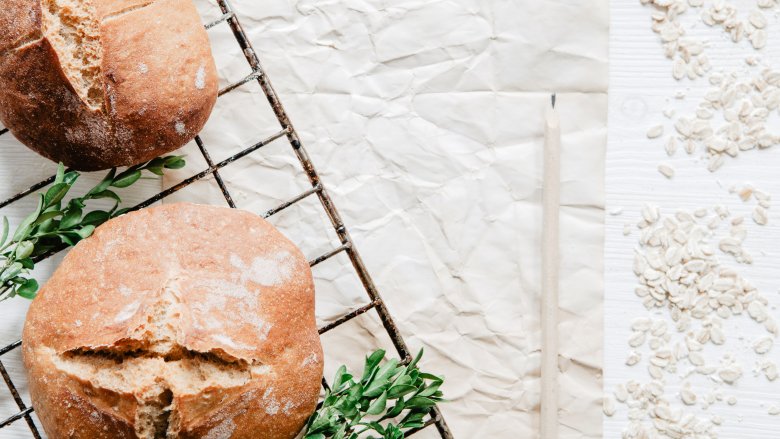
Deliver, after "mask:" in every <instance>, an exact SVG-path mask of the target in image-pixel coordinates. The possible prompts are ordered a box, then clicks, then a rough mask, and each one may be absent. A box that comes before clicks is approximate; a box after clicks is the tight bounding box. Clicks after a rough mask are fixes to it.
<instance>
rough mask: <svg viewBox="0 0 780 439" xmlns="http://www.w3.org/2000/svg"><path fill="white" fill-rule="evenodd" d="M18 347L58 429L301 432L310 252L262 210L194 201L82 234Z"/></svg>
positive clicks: (151, 434) (81, 434)
mask: <svg viewBox="0 0 780 439" xmlns="http://www.w3.org/2000/svg"><path fill="white" fill-rule="evenodd" d="M22 353H23V358H24V362H25V366H26V367H27V369H28V377H29V382H30V394H31V396H32V399H33V405H34V407H35V409H36V413H37V414H38V416H39V418H40V419H41V423H42V425H43V427H44V429H45V430H46V433H47V435H48V437H49V438H51V439H59V438H71V439H80V438H85V439H86V438H89V439H93V438H105V439H109V438H112V439H113V438H141V439H157V438H166V439H167V438H183V439H195V438H208V439H213V438H224V439H228V438H235V439H241V438H247V439H249V438H252V439H292V438H293V437H295V435H296V434H297V433H298V431H300V429H301V428H302V427H303V425H304V423H305V422H306V420H307V418H308V416H309V415H310V414H311V412H312V411H313V410H314V407H315V405H316V402H317V398H318V396H319V384H320V380H321V377H322V348H321V346H320V342H319V335H318V333H317V327H316V322H315V319H314V287H313V281H312V277H311V270H310V268H309V265H308V262H307V261H306V258H305V257H304V256H303V255H302V254H301V253H300V251H299V250H298V249H297V248H296V247H295V246H294V245H293V244H292V243H291V242H290V241H289V240H287V239H286V238H285V237H283V236H282V235H281V234H280V233H279V232H277V231H276V230H275V229H274V228H273V227H272V226H271V225H269V224H268V223H267V222H265V221H264V220H263V219H261V218H259V217H258V216H256V215H254V214H251V213H248V212H242V211H239V210H235V209H227V208H219V207H211V206H198V205H193V204H174V205H165V206H160V207H154V208H149V209H144V210H142V211H139V212H134V213H130V214H127V215H124V216H122V217H119V218H116V219H113V220H111V221H109V222H107V223H106V224H104V225H102V226H101V227H99V228H98V229H97V230H96V231H95V233H94V234H93V236H92V237H90V238H88V239H86V240H84V241H82V242H81V243H79V244H78V245H77V246H76V247H75V248H74V249H73V250H71V252H70V253H69V254H68V255H67V256H66V258H65V259H64V261H63V262H62V264H61V265H60V267H59V268H58V269H57V271H56V272H55V273H54V275H53V276H52V278H51V279H50V280H49V281H48V282H47V283H46V285H44V287H43V288H42V289H41V292H40V293H39V295H38V297H37V298H36V299H35V300H34V301H33V303H32V305H31V307H30V311H29V313H28V316H27V321H26V322H25V328H24V333H23V351H22Z"/></svg>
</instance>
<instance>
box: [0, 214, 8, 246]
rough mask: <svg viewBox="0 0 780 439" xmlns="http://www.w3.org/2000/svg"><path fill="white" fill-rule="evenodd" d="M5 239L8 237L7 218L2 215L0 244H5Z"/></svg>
mask: <svg viewBox="0 0 780 439" xmlns="http://www.w3.org/2000/svg"><path fill="white" fill-rule="evenodd" d="M6 239H8V218H6V217H3V231H2V233H0V246H2V245H3V244H5V240H6Z"/></svg>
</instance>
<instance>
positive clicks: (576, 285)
mask: <svg viewBox="0 0 780 439" xmlns="http://www.w3.org/2000/svg"><path fill="white" fill-rule="evenodd" d="M234 6H235V8H236V10H237V12H238V13H239V16H240V17H241V19H242V23H243V25H244V28H245V30H247V31H248V33H249V35H250V37H251V40H252V42H253V43H254V46H255V48H256V49H257V51H258V52H259V54H260V56H261V61H262V62H263V65H264V67H265V69H266V71H267V72H268V75H269V77H270V78H271V80H272V82H273V84H274V86H275V88H276V90H277V92H278V93H279V94H280V97H281V99H282V102H283V103H284V105H285V106H286V108H287V110H288V112H289V114H290V116H291V119H292V121H293V123H294V124H295V126H296V129H297V130H298V132H299V133H300V135H301V137H302V138H303V142H304V144H305V145H306V147H307V149H308V151H309V153H310V154H311V156H312V159H313V161H314V163H315V165H316V166H317V167H318V170H319V172H320V173H321V175H322V178H323V181H324V183H325V185H326V187H327V188H328V190H329V192H330V193H331V195H332V196H333V198H334V201H335V203H336V206H337V207H338V208H339V209H340V211H341V214H342V216H343V218H344V221H345V223H346V225H347V227H348V228H349V229H350V231H351V232H352V234H353V237H354V239H355V241H356V244H357V247H358V249H359V250H360V251H361V253H362V255H363V258H364V259H365V261H366V264H367V265H368V268H369V271H370V272H371V274H372V275H373V277H374V280H375V281H376V283H377V286H378V288H379V291H380V293H381V294H382V296H383V297H384V299H385V300H386V302H387V303H388V306H389V308H390V311H391V313H392V314H393V315H394V316H395V318H396V321H397V323H398V324H399V326H400V328H401V331H402V332H403V334H404V336H405V338H406V340H407V342H408V343H409V344H410V346H411V347H412V349H414V350H416V349H419V348H420V347H424V348H425V349H426V355H425V360H424V362H423V366H424V367H425V368H427V369H430V370H431V371H433V372H435V373H441V374H443V375H445V376H446V381H445V383H446V384H445V386H444V390H445V393H446V395H447V397H448V398H450V399H451V400H452V402H450V403H448V404H444V405H443V406H442V410H443V411H444V415H445V418H446V419H447V421H448V423H449V424H450V426H451V428H452V430H453V433H454V434H455V436H456V437H461V438H483V437H494V438H499V437H500V438H530V437H534V436H535V435H536V434H538V433H537V431H538V403H539V382H538V376H539V361H540V358H539V349H540V346H539V340H540V338H539V301H538V295H539V280H540V273H539V270H540V267H539V263H538V259H539V247H540V245H541V244H540V242H539V239H540V238H539V236H540V231H541V228H540V221H541V206H540V201H541V184H542V175H541V154H542V143H543V130H542V128H543V123H542V117H543V110H544V106H545V105H549V100H550V97H549V94H550V92H553V91H555V92H557V93H558V109H559V111H560V112H561V119H562V123H561V125H562V127H563V131H564V137H563V149H564V152H563V169H562V176H563V185H562V204H563V206H564V207H563V209H562V213H561V215H562V221H561V223H562V231H561V233H562V237H561V243H562V250H561V253H562V255H563V257H562V261H561V266H562V270H561V272H562V278H561V288H560V289H561V299H560V303H561V327H560V328H561V333H562V334H564V335H563V336H562V340H561V354H562V356H563V360H562V362H561V368H562V370H563V373H562V375H561V423H562V425H563V427H562V429H561V431H562V437H566V438H575V437H576V438H580V437H594V438H595V437H601V379H600V368H601V361H602V360H601V352H602V346H601V336H602V314H601V300H602V294H601V291H602V240H603V230H602V228H603V209H602V206H603V198H604V195H603V160H604V145H605V142H606V89H607V62H606V57H607V37H608V13H607V8H608V4H607V2H606V1H597V2H558V1H556V2H534V1H530V0H524V1H519V2H510V1H499V2H495V1H469V0H466V1H454V0H452V1H423V0H413V1H403V2H380V1H353V0H347V1H281V0H274V1H267V2H262V3H259V2H254V1H251V0H236V1H234ZM202 11H203V12H204V16H206V17H209V18H211V17H216V16H217V15H218V13H217V11H216V8H208V7H205V6H204V7H203V8H202ZM222 30H224V31H227V29H219V30H218V29H214V30H212V31H211V32H210V35H211V37H212V41H213V43H214V47H215V53H217V64H218V66H219V71H220V74H221V75H222V76H223V84H228V83H229V82H231V81H235V80H237V79H239V78H241V77H242V76H243V75H245V74H247V73H248V71H247V70H246V67H245V65H246V63H245V61H244V59H243V57H242V56H241V53H240V51H239V49H238V46H237V45H236V44H235V42H234V41H233V40H232V37H231V36H230V35H229V34H228V33H227V32H225V33H221V31H222ZM278 129H279V128H278V124H276V121H275V119H273V115H272V114H271V113H270V111H268V105H267V104H266V102H265V97H264V96H263V95H262V92H261V91H260V90H259V87H257V86H256V85H251V86H247V87H244V88H242V89H241V90H239V91H237V92H233V93H230V94H229V95H227V96H226V97H224V98H222V99H221V100H220V102H219V104H218V108H217V110H216V111H215V113H214V116H212V119H211V121H210V122H209V124H208V125H207V127H206V129H205V130H204V132H203V133H202V138H203V140H204V142H205V143H206V146H207V148H208V149H209V151H210V152H211V154H212V155H214V156H216V157H215V160H219V158H224V157H227V156H229V155H230V154H233V153H235V152H237V151H238V150H240V149H242V148H243V147H246V146H247V145H250V144H252V143H254V142H257V141H259V140H261V139H262V138H264V137H266V136H268V135H270V134H272V133H273V132H275V131H278ZM189 151H190V156H196V157H197V156H198V154H199V153H198V151H197V149H195V148H191V149H189ZM201 169H203V167H202V166H199V165H198V166H190V167H188V168H187V169H186V170H183V171H182V172H181V173H179V174H177V175H175V178H173V179H171V180H170V181H171V182H173V181H174V180H176V179H178V178H180V177H186V176H188V175H192V174H194V173H196V172H198V171H200V170H201ZM222 176H223V177H224V179H225V181H226V183H227V186H228V189H229V190H230V191H231V193H232V194H233V195H234V197H235V198H236V203H237V204H238V206H239V207H240V208H243V209H248V210H252V211H255V212H258V213H262V212H264V211H265V210H267V209H269V208H271V207H274V206H275V205H277V204H279V203H281V202H282V201H284V200H286V199H288V198H290V197H292V196H294V195H297V194H298V193H300V192H302V191H303V190H305V189H306V188H307V185H308V182H307V180H306V178H305V176H304V175H303V174H302V173H301V171H300V166H299V165H298V163H297V160H296V159H295V157H294V156H293V154H292V151H291V149H290V147H289V145H288V144H287V143H286V141H284V140H281V141H279V142H278V143H274V144H272V145H270V146H268V147H263V148H262V149H261V150H260V151H258V152H256V153H254V154H252V155H251V156H250V157H248V158H246V159H242V160H241V161H240V162H239V163H236V164H234V165H230V166H228V167H227V168H226V169H225V171H224V172H223V173H222ZM170 199H176V200H197V201H202V202H211V203H224V200H223V199H222V195H221V194H220V192H219V190H218V187H217V185H216V182H215V181H210V182H204V183H202V184H201V185H199V186H198V187H195V188H193V189H192V190H189V189H186V190H185V191H183V192H181V193H179V194H177V195H176V196H175V197H171V198H170ZM271 222H272V223H274V224H275V225H276V226H277V227H279V228H280V229H281V230H282V231H283V232H284V233H286V234H287V235H288V236H290V237H291V238H292V239H293V240H294V241H295V242H297V243H299V244H300V246H301V247H302V249H303V251H304V253H306V255H307V257H309V258H314V257H316V256H318V255H320V254H322V253H324V252H326V251H327V250H329V249H331V248H333V247H335V246H337V245H338V242H337V240H336V238H335V235H334V234H333V232H332V231H331V230H330V226H329V224H328V223H327V220H326V218H325V217H324V215H323V214H322V209H321V208H320V206H319V202H318V201H317V200H316V198H314V197H311V198H309V199H307V200H306V201H304V202H303V203H301V205H300V206H298V205H296V206H294V207H293V208H291V209H290V210H289V211H284V212H282V213H280V214H278V215H277V216H274V217H272V219H271ZM314 274H315V277H316V282H317V295H318V298H317V300H318V303H317V304H318V310H317V313H318V318H319V320H320V322H321V323H325V322H328V321H332V320H334V319H335V318H337V317H339V316H340V315H342V314H344V313H346V312H348V311H349V310H351V309H353V308H356V307H358V306H360V305H363V304H365V303H367V302H368V299H367V297H366V295H365V293H364V292H363V290H362V287H361V286H360V284H359V282H358V280H357V279H356V277H355V275H354V271H353V270H352V269H351V267H350V266H349V264H348V261H347V259H346V257H343V256H342V257H339V259H337V260H334V261H328V262H326V263H324V264H322V265H320V266H318V267H315V268H314ZM323 343H324V346H325V352H326V357H327V359H326V375H327V376H330V375H331V374H332V373H333V372H334V371H335V368H336V367H338V366H339V365H340V364H342V363H346V364H348V365H350V366H351V367H354V368H356V369H357V368H359V367H360V365H361V362H362V359H363V355H364V354H365V353H367V352H369V351H370V350H372V349H374V348H375V347H377V346H384V347H388V348H389V347H390V346H391V345H390V341H389V340H388V339H387V337H386V336H385V335H384V330H383V328H382V327H381V324H380V323H379V320H378V319H377V318H376V316H375V314H373V313H372V314H369V315H367V316H364V317H360V318H358V319H356V320H354V321H353V322H351V323H349V324H348V325H345V326H341V327H339V328H337V329H335V330H334V331H332V332H331V333H328V334H326V335H325V336H324V337H323ZM435 436H436V435H435V434H431V435H430V437H435ZM425 437H428V436H425Z"/></svg>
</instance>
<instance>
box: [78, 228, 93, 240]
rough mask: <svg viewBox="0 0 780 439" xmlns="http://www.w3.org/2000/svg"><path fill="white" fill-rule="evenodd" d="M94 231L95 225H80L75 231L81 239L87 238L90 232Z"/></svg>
mask: <svg viewBox="0 0 780 439" xmlns="http://www.w3.org/2000/svg"><path fill="white" fill-rule="evenodd" d="M94 231H95V226H93V225H89V226H84V227H82V228H81V229H79V231H78V232H76V233H78V235H79V236H80V237H81V239H86V238H89V237H90V236H91V235H92V232H94Z"/></svg>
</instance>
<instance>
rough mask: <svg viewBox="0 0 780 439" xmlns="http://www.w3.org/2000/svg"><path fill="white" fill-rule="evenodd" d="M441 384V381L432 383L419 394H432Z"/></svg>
mask: <svg viewBox="0 0 780 439" xmlns="http://www.w3.org/2000/svg"><path fill="white" fill-rule="evenodd" d="M439 386H441V382H436V383H434V384H431V385H430V386H429V387H428V388H426V389H425V390H423V391H422V392H420V393H418V394H417V396H431V395H433V394H435V393H436V392H437V391H438V390H439Z"/></svg>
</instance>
